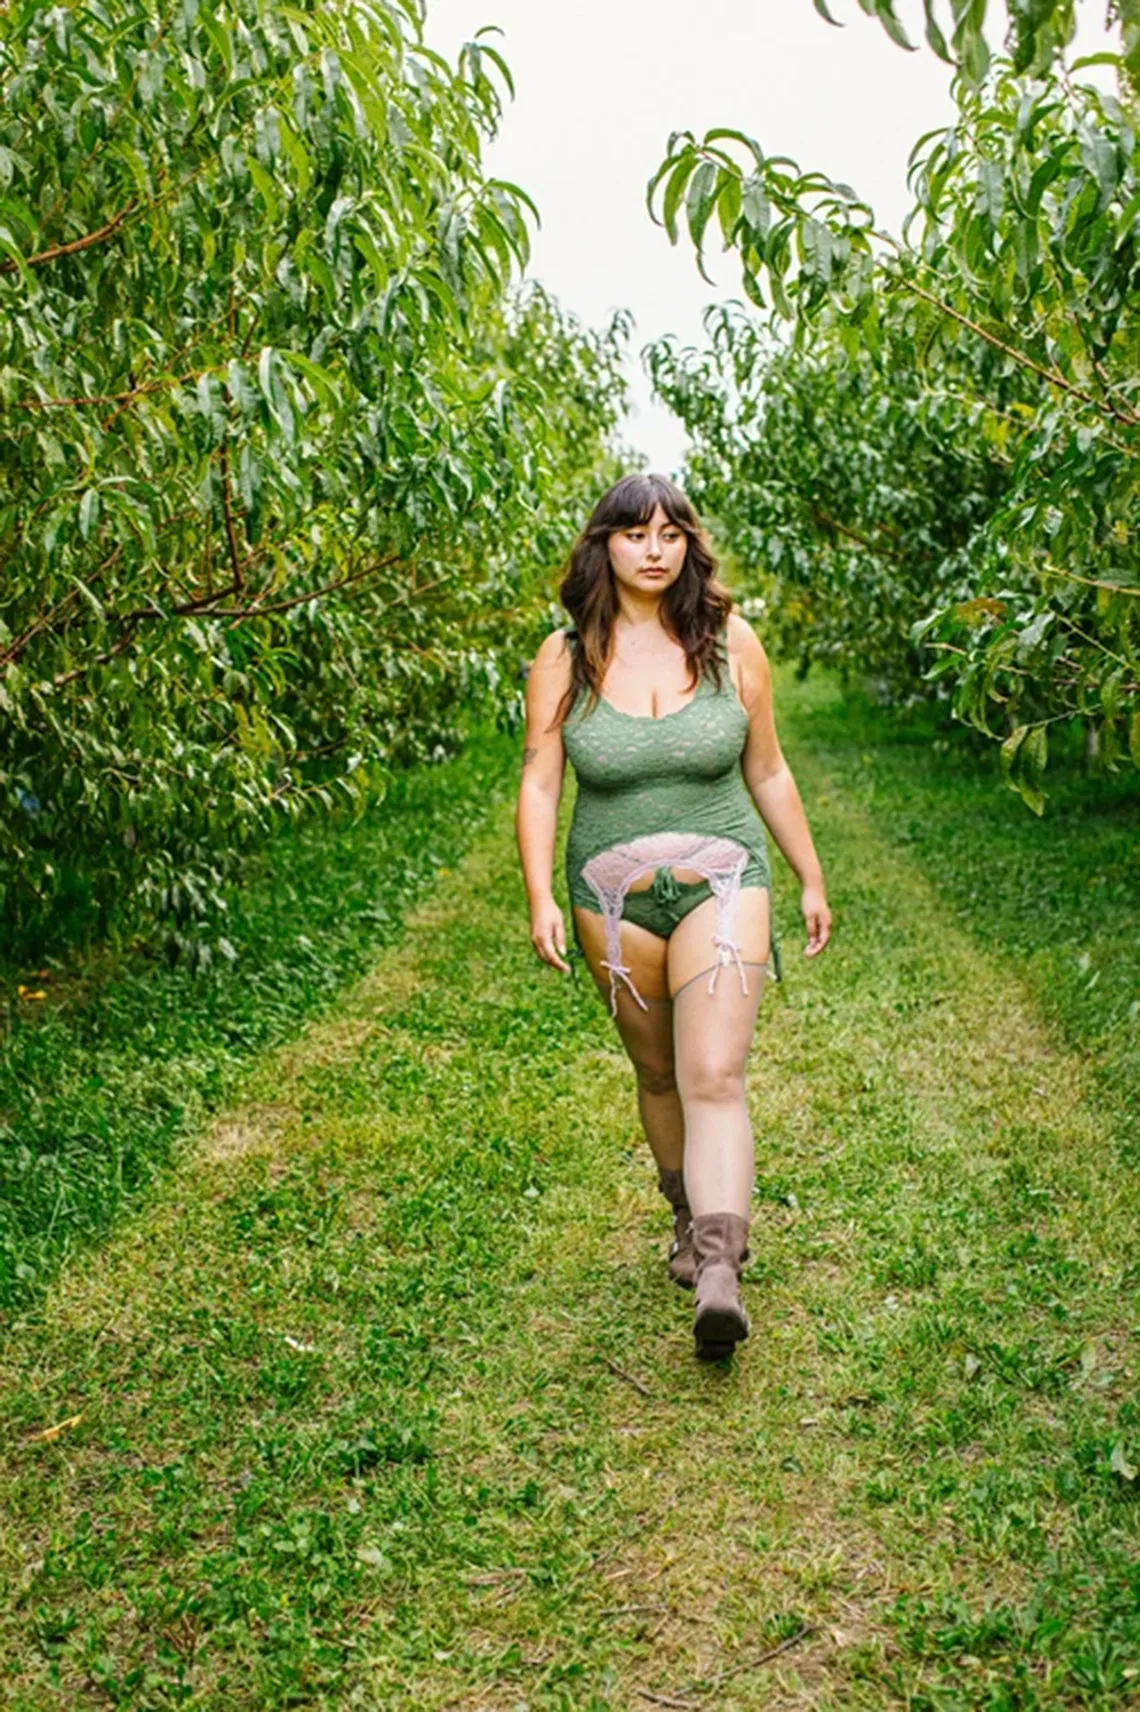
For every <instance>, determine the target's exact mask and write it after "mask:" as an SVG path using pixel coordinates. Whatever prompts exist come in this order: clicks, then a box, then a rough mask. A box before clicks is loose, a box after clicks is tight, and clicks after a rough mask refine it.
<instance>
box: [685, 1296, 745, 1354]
mask: <svg viewBox="0 0 1140 1712" xmlns="http://www.w3.org/2000/svg"><path fill="white" fill-rule="evenodd" d="M747 1336H748V1321H747V1320H746V1319H744V1318H743V1317H742V1315H740V1314H735V1313H733V1312H732V1311H731V1309H729V1308H710V1309H709V1310H708V1312H707V1313H704V1314H702V1315H701V1317H700V1319H699V1320H698V1321H697V1322H696V1324H695V1325H694V1327H693V1337H694V1339H695V1340H696V1346H697V1355H698V1356H699V1357H700V1358H701V1359H702V1360H704V1361H719V1360H720V1358H721V1357H722V1356H725V1355H731V1354H732V1352H733V1350H734V1349H735V1347H736V1345H737V1344H738V1343H743V1342H744V1339H745V1338H746V1337H747Z"/></svg>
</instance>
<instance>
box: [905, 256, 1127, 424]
mask: <svg viewBox="0 0 1140 1712" xmlns="http://www.w3.org/2000/svg"><path fill="white" fill-rule="evenodd" d="M898 278H899V282H900V284H902V285H903V286H904V287H905V288H906V290H907V291H911V292H913V293H914V295H915V296H916V297H921V298H922V300H923V302H924V303H929V304H930V305H931V307H932V308H934V309H940V310H941V311H942V313H943V315H949V317H950V319H951V320H952V321H957V322H958V323H959V325H960V326H963V327H966V328H968V329H969V331H970V332H971V333H976V334H977V336H978V338H979V339H984V340H985V341H986V344H987V345H992V346H993V347H994V349H995V350H996V351H1001V352H1003V353H1004V355H1005V356H1007V357H1011V358H1012V359H1013V361H1014V362H1015V363H1019V364H1020V365H1021V367H1022V368H1024V369H1029V370H1030V372H1031V373H1033V374H1035V375H1040V376H1041V379H1042V380H1046V381H1048V382H1049V385H1050V386H1055V387H1057V388H1058V389H1059V390H1060V391H1061V392H1067V393H1069V395H1070V396H1071V397H1073V398H1079V399H1080V401H1081V403H1082V404H1088V405H1090V406H1091V407H1092V409H1093V410H1096V411H1098V412H1099V413H1100V414H1101V415H1105V414H1108V415H1109V416H1111V417H1112V418H1113V419H1114V420H1115V421H1117V422H1123V423H1124V425H1125V427H1127V428H1136V427H1140V413H1137V412H1136V411H1135V410H1130V409H1125V410H1118V409H1117V408H1116V406H1115V405H1114V404H1112V403H1111V401H1105V402H1103V403H1102V401H1101V400H1100V399H1098V398H1094V397H1093V395H1092V393H1091V392H1085V391H1084V389H1083V388H1082V387H1079V386H1075V385H1074V384H1073V382H1072V381H1071V380H1066V379H1065V377H1064V375H1063V374H1061V372H1060V371H1059V370H1058V369H1047V368H1043V367H1042V366H1041V364H1040V363H1037V362H1034V360H1033V358H1032V357H1027V356H1026V355H1025V352H1024V351H1019V350H1017V349H1015V347H1014V346H1013V345H1007V344H1006V342H1005V340H1004V339H999V338H998V336H997V334H996V333H989V332H987V331H986V329H985V328H984V327H983V326H981V325H980V324H979V323H978V322H977V321H973V320H971V319H970V317H969V316H968V315H964V314H963V313H962V311H961V310H960V309H955V308H954V306H953V305H952V304H950V303H946V302H945V301H944V300H943V299H942V298H941V297H938V296H936V294H935V293H934V292H931V291H926V290H924V288H923V287H922V286H921V285H918V284H916V283H915V281H914V280H913V279H908V278H907V277H906V275H905V274H899V275H898Z"/></svg>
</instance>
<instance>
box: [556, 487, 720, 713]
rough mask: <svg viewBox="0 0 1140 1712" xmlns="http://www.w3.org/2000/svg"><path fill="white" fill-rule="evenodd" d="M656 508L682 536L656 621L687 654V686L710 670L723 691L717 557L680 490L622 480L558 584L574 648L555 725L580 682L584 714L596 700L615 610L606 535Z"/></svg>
mask: <svg viewBox="0 0 1140 1712" xmlns="http://www.w3.org/2000/svg"><path fill="white" fill-rule="evenodd" d="M657 506H660V507H661V509H662V511H663V512H664V513H665V515H666V517H667V518H668V519H669V521H670V523H674V524H676V526H677V528H678V529H683V530H684V532H685V535H686V536H687V537H688V547H687V550H686V552H685V562H684V564H683V565H682V566H681V574H680V576H679V577H678V578H677V580H676V582H674V583H672V584H671V585H670V587H669V588H667V589H666V590H665V593H664V595H663V597H662V600H661V622H662V624H663V625H664V627H665V629H666V631H667V632H668V634H669V635H670V636H672V637H673V639H674V640H675V641H677V642H680V644H681V646H682V647H683V648H684V650H685V659H686V661H687V662H688V667H689V676H690V687H691V688H693V689H695V688H696V686H697V684H698V683H699V682H700V681H701V678H702V677H703V676H704V675H705V673H706V672H711V674H712V677H713V680H714V682H715V684H716V687H717V689H718V690H719V689H721V688H722V687H723V678H722V676H721V664H722V663H721V660H720V658H719V655H718V653H717V641H718V639H719V637H720V636H721V634H722V633H723V631H724V628H725V625H726V624H727V622H728V615H729V613H730V612H731V611H732V608H733V604H734V603H733V599H732V596H731V595H730V594H729V592H728V590H727V589H726V588H725V587H724V585H723V583H721V582H718V580H717V575H716V569H717V566H716V560H715V559H714V558H713V555H712V553H711V551H710V549H709V544H708V539H707V537H706V535H705V532H704V530H703V528H702V527H701V523H700V519H699V518H698V517H697V514H696V512H695V511H694V510H693V508H692V506H691V505H690V503H689V501H688V499H687V498H686V497H685V495H684V494H683V493H682V492H681V490H680V488H679V487H677V486H676V485H675V483H673V482H671V481H669V480H668V479H667V478H666V477H665V476H658V475H642V476H625V477H624V478H623V479H622V480H621V481H619V482H615V484H614V486H613V487H611V488H610V489H608V491H607V492H606V493H604V494H603V495H602V497H601V499H599V501H598V503H597V505H595V507H594V509H593V511H592V512H591V514H590V520H589V522H588V523H587V524H586V527H585V529H584V530H583V531H582V533H581V535H580V536H579V537H578V539H577V541H576V542H575V543H574V546H573V548H572V549H571V552H570V559H569V562H568V564H567V566H566V570H565V572H564V574H563V577H562V582H561V585H560V586H559V590H558V596H559V599H560V600H561V602H562V604H563V606H564V607H565V608H566V611H567V612H568V613H569V614H570V617H571V618H572V619H573V620H574V628H575V630H576V631H577V635H578V646H577V647H576V648H572V649H571V672H570V687H569V689H568V690H567V691H566V694H565V695H564V696H563V698H562V700H561V701H560V702H559V704H558V710H557V713H556V714H555V718H554V724H555V726H558V725H561V724H562V723H563V721H564V720H565V719H566V717H567V715H568V714H569V712H570V709H571V708H572V707H573V705H574V701H575V698H576V697H577V694H578V691H579V690H580V689H581V688H582V686H583V684H584V685H585V686H586V687H587V689H588V690H589V693H590V703H589V709H588V711H589V712H593V709H594V708H595V707H596V705H597V702H598V699H599V697H600V695H601V689H602V683H603V681H604V679H605V675H606V668H607V666H608V665H609V662H610V656H611V654H612V652H613V643H614V621H615V619H616V617H617V614H618V612H619V610H620V608H619V605H618V596H617V582H616V578H615V577H614V574H613V569H612V567H611V565H610V555H609V538H610V536H611V535H612V534H614V532H615V531H616V530H618V529H632V528H635V527H636V526H637V525H638V524H646V523H648V522H649V519H650V518H651V517H652V516H653V513H654V511H655V510H656V508H657Z"/></svg>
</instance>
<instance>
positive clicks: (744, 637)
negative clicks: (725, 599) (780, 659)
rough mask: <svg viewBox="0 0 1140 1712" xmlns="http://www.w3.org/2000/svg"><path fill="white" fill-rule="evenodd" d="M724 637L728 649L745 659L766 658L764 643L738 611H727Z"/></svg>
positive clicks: (756, 659)
mask: <svg viewBox="0 0 1140 1712" xmlns="http://www.w3.org/2000/svg"><path fill="white" fill-rule="evenodd" d="M725 638H726V640H727V642H728V646H729V650H730V651H731V652H732V653H734V654H740V655H741V657H742V658H744V659H746V660H747V659H752V660H755V661H760V660H764V659H766V658H767V655H766V654H765V653H764V644H763V643H762V642H761V640H760V638H759V636H757V634H756V632H755V630H753V628H752V626H751V624H749V622H748V620H747V619H746V618H745V617H744V616H743V615H742V614H741V613H739V612H730V613H729V615H728V622H727V624H726V625H725Z"/></svg>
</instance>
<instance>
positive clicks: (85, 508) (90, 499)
mask: <svg viewBox="0 0 1140 1712" xmlns="http://www.w3.org/2000/svg"><path fill="white" fill-rule="evenodd" d="M98 522H99V490H98V488H94V487H89V488H88V489H87V491H86V492H85V493H84V495H83V498H82V499H81V500H80V502H79V533H80V535H82V537H83V539H84V540H85V541H86V540H88V539H89V538H90V536H91V534H92V532H93V531H94V529H95V528H96V526H97V524H98Z"/></svg>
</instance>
